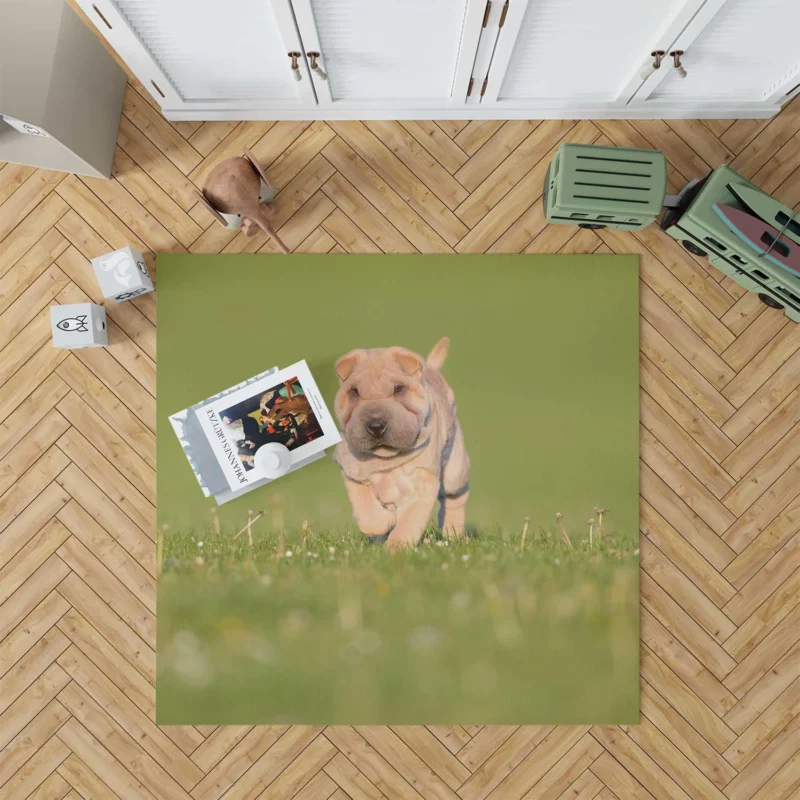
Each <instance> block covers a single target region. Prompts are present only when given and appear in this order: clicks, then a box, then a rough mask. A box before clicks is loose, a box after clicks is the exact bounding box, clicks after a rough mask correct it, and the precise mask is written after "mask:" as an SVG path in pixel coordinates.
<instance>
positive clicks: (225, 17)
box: [79, 0, 316, 108]
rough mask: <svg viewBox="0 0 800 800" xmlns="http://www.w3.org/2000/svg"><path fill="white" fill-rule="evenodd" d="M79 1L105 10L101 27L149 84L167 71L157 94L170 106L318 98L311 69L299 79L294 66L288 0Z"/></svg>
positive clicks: (295, 40)
mask: <svg viewBox="0 0 800 800" xmlns="http://www.w3.org/2000/svg"><path fill="white" fill-rule="evenodd" d="M79 2H80V3H81V5H83V6H85V10H86V11H87V13H88V14H89V15H90V16H92V18H94V19H96V11H97V10H99V11H100V12H101V13H102V15H103V16H102V20H103V21H105V22H106V26H103V24H102V23H100V24H99V29H100V30H101V32H103V33H104V35H105V36H106V38H108V40H109V42H110V43H111V44H112V46H114V47H115V49H117V51H118V52H119V53H120V55H121V56H122V57H123V58H124V59H125V60H126V61H127V63H128V64H129V65H130V66H131V68H132V69H133V70H134V72H136V74H137V77H140V79H141V80H142V83H143V84H144V85H145V86H147V87H148V89H150V88H151V86H150V81H151V80H153V79H152V78H150V79H148V77H147V76H148V75H150V74H151V73H152V72H154V71H155V72H158V73H160V76H161V82H162V83H165V84H166V85H167V87H168V89H165V90H164V91H161V96H158V94H155V96H156V99H158V100H159V101H160V102H162V103H163V104H165V105H168V106H169V107H170V108H179V107H183V108H190V107H191V106H192V105H199V106H203V107H209V106H212V105H213V106H216V107H219V108H236V107H237V106H239V107H243V108H247V107H270V106H272V107H279V108H280V107H292V106H297V105H302V104H307V105H314V104H315V103H316V100H315V98H314V92H313V87H312V86H311V83H310V80H309V79H308V76H307V73H306V74H305V75H303V77H304V78H305V80H304V81H296V80H295V79H294V76H293V74H292V71H291V68H290V63H291V62H290V59H289V57H288V55H287V53H288V52H289V51H292V50H298V49H299V44H300V39H299V36H298V35H297V31H296V28H295V26H294V19H293V17H292V12H291V7H290V5H289V0H272V1H271V2H270V0H226V2H225V3H220V2H219V1H218V0H192V2H191V3H190V4H187V3H186V2H185V0H114V2H111V1H110V0H79ZM300 66H301V69H303V71H304V72H305V63H304V62H303V61H302V60H301V64H300ZM140 73H143V74H140ZM162 88H163V87H162V86H161V85H160V84H159V86H158V89H162ZM167 93H169V95H170V96H168V95H167ZM173 94H174V95H176V96H175V97H173V96H171V95H173Z"/></svg>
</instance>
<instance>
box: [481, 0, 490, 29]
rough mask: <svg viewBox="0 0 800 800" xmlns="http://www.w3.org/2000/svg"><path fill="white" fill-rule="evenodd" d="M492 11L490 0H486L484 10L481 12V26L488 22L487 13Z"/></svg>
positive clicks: (483, 26)
mask: <svg viewBox="0 0 800 800" xmlns="http://www.w3.org/2000/svg"><path fill="white" fill-rule="evenodd" d="M491 11H492V0H486V11H484V12H483V23H482V24H481V27H482V28H485V27H486V24H487V23H488V22H489V14H490V13H491Z"/></svg>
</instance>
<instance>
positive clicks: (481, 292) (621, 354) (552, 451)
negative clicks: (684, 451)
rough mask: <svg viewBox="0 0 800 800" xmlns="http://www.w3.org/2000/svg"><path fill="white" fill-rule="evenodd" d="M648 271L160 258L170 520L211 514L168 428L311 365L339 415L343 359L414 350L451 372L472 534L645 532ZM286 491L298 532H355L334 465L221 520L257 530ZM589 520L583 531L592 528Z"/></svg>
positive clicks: (231, 508)
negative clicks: (439, 353)
mask: <svg viewBox="0 0 800 800" xmlns="http://www.w3.org/2000/svg"><path fill="white" fill-rule="evenodd" d="M638 291H639V289H638V257H637V256H616V255H614V256H612V255H596V256H595V255H587V256H582V255H563V256H560V255H554V256H540V255H536V256H533V255H531V256H526V255H520V256H517V255H481V256H470V255H464V256H461V255H459V256H372V255H322V256H320V255H293V256H290V257H284V256H274V255H228V256H226V255H217V256H204V255H185V256H183V255H165V256H159V258H158V306H159V320H158V392H157V397H158V424H159V430H158V433H159V436H158V517H159V521H160V522H161V523H167V524H169V525H170V527H172V528H181V529H186V528H187V527H198V526H199V527H203V526H204V525H205V524H206V523H207V522H208V520H209V514H208V509H209V508H211V507H212V506H215V505H216V504H215V502H214V501H213V500H212V499H206V498H204V497H203V495H202V492H201V491H200V489H199V486H198V484H197V481H196V480H195V477H194V474H193V472H192V471H191V469H190V467H189V464H188V462H187V461H186V458H185V456H184V454H183V451H182V450H181V448H180V446H179V444H178V441H177V438H176V437H175V434H174V433H173V431H172V429H171V427H170V425H169V422H168V420H167V417H168V416H169V415H170V414H172V413H174V412H175V411H179V410H180V409H182V408H185V407H186V406H188V405H191V404H192V403H196V402H198V401H201V400H204V399H205V398H206V397H208V396H209V395H211V394H214V393H215V392H219V391H221V390H223V389H225V388H226V387H228V386H232V385H234V384H236V383H238V382H240V381H242V380H244V379H246V378H248V377H251V376H252V375H255V374H257V373H258V372H261V371H263V370H265V369H268V368H269V367H271V366H278V367H285V366H288V365H289V364H292V363H293V362H295V361H299V360H301V359H306V361H307V362H308V364H309V367H310V369H311V372H312V374H313V375H314V377H315V379H316V381H317V383H318V385H319V387H320V390H321V391H322V394H323V396H324V397H325V400H326V401H327V403H328V406H329V408H330V409H331V411H332V408H333V397H334V394H335V392H336V388H337V381H336V377H335V375H334V372H333V365H334V363H335V361H336V359H337V358H338V357H339V356H341V355H342V354H344V353H346V352H347V351H349V350H352V349H354V348H358V347H390V346H393V345H401V346H404V347H408V348H410V349H412V350H415V351H417V352H419V353H421V354H422V355H427V353H428V352H429V350H430V349H431V347H432V346H433V345H434V343H435V342H436V341H437V340H438V339H439V338H440V337H442V336H449V337H450V339H451V344H450V353H449V355H448V358H447V361H446V363H445V365H444V368H443V370H442V372H443V374H444V376H445V378H446V379H447V381H448V382H449V383H450V385H451V386H452V388H453V390H454V392H455V396H456V403H457V407H458V416H459V418H460V420H461V424H462V427H463V429H464V436H465V438H466V443H467V450H468V451H469V455H470V460H471V462H472V479H471V481H470V486H471V488H470V498H469V504H468V506H467V520H468V522H469V523H470V524H472V525H474V526H476V527H478V528H486V527H492V528H493V527H495V526H498V525H499V526H501V527H513V528H519V527H520V526H521V524H522V520H523V518H524V517H526V516H530V517H531V518H532V519H533V520H535V521H536V522H537V523H539V524H545V522H547V521H552V519H553V515H554V514H555V513H556V512H557V511H560V512H562V513H563V514H564V515H565V517H566V518H567V521H568V522H570V523H574V522H576V521H578V520H577V519H572V518H571V515H572V514H573V513H574V514H578V513H579V514H581V515H585V514H586V513H587V510H591V509H592V507H593V506H594V505H597V504H599V505H601V506H605V507H606V508H610V509H613V513H614V520H615V524H616V525H617V526H618V528H619V529H620V530H624V531H628V532H630V535H631V536H635V535H636V531H637V529H638V447H639V439H638V427H639V389H638V364H639V360H638V359H639V356H638V347H639V342H638V329H639V328H638V313H639V312H638ZM273 493H278V494H279V495H280V499H281V501H282V503H283V505H284V506H285V520H286V524H287V525H290V526H292V525H299V524H300V522H302V521H303V520H308V522H309V523H310V524H311V525H314V526H316V527H319V526H320V525H336V524H344V523H346V522H349V521H350V520H351V518H352V517H351V511H350V507H349V503H348V500H347V496H346V494H345V491H344V486H343V483H342V478H341V475H340V471H339V468H338V467H337V466H336V465H335V464H334V463H333V462H332V461H331V459H330V458H324V459H321V460H320V461H317V462H316V463H314V464H311V465H310V466H308V467H305V468H304V469H302V470H300V471H298V472H296V473H294V474H292V475H289V476H287V477H285V478H282V479H281V480H279V481H277V482H275V483H274V484H272V485H271V486H270V487H264V488H263V489H257V490H255V491H254V492H251V493H248V494H247V495H246V496H245V497H242V498H239V499H238V500H235V501H232V502H230V503H228V504H226V505H225V506H223V507H221V508H220V517H221V519H222V521H223V523H224V522H226V521H229V522H230V524H231V525H232V526H233V525H236V524H239V525H240V527H241V524H244V521H246V518H247V509H248V508H254V509H256V508H262V507H264V506H265V505H267V504H268V498H269V496H270V495H271V494H273ZM585 519H586V517H585V516H583V517H582V519H580V522H581V523H582V522H583V521H585Z"/></svg>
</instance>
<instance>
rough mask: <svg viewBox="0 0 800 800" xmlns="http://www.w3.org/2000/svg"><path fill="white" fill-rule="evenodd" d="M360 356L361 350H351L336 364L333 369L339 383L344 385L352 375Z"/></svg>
mask: <svg viewBox="0 0 800 800" xmlns="http://www.w3.org/2000/svg"><path fill="white" fill-rule="evenodd" d="M362 354H363V351H362V350H351V351H350V352H349V353H347V354H346V355H343V356H342V357H341V358H340V359H339V360H338V361H337V362H336V364H335V366H334V368H333V369H334V370H335V372H336V376H337V377H338V378H339V383H344V382H345V381H346V380H347V379H348V378H349V377H350V376H351V375H352V374H353V370H354V369H355V368H356V365H357V364H358V362H359V361H360V360H361V356H362Z"/></svg>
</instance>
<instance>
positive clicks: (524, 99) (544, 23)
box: [482, 0, 703, 110]
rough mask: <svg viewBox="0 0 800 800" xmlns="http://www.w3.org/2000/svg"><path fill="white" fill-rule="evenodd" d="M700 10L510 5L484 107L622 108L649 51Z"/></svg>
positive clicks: (570, 2)
mask: <svg viewBox="0 0 800 800" xmlns="http://www.w3.org/2000/svg"><path fill="white" fill-rule="evenodd" d="M702 4H703V0H670V2H664V0H510V8H509V13H508V18H507V22H506V25H505V26H504V27H503V29H502V30H501V31H500V35H499V37H498V40H497V46H496V48H495V53H494V57H493V59H492V63H491V67H490V70H489V75H488V80H487V86H486V91H485V93H484V97H483V100H482V104H493V105H495V106H497V107H501V108H502V107H504V106H505V107H508V108H514V107H525V106H534V107H535V106H538V107H540V108H548V109H554V110H557V109H559V108H564V109H568V108H575V109H579V108H580V109H591V108H593V107H597V108H608V107H609V105H614V104H620V105H624V104H625V103H626V102H627V101H628V100H629V99H630V97H631V96H632V95H633V93H634V92H635V91H636V89H637V88H638V87H639V86H640V85H641V78H640V77H639V75H640V73H641V72H642V70H643V69H644V67H645V66H646V64H647V61H648V59H649V53H650V52H651V51H653V50H657V49H659V44H660V42H662V41H665V40H670V41H671V39H672V38H674V36H675V35H676V34H677V32H678V31H680V30H681V29H682V28H683V27H684V26H685V24H686V21H687V20H689V19H690V18H691V16H692V14H693V13H694V12H695V11H696V9H697V8H698V7H699V6H701V5H702ZM521 6H525V8H524V13H519V9H520V7H521ZM515 12H516V15H515ZM514 16H516V19H517V22H516V24H512V17H514Z"/></svg>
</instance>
